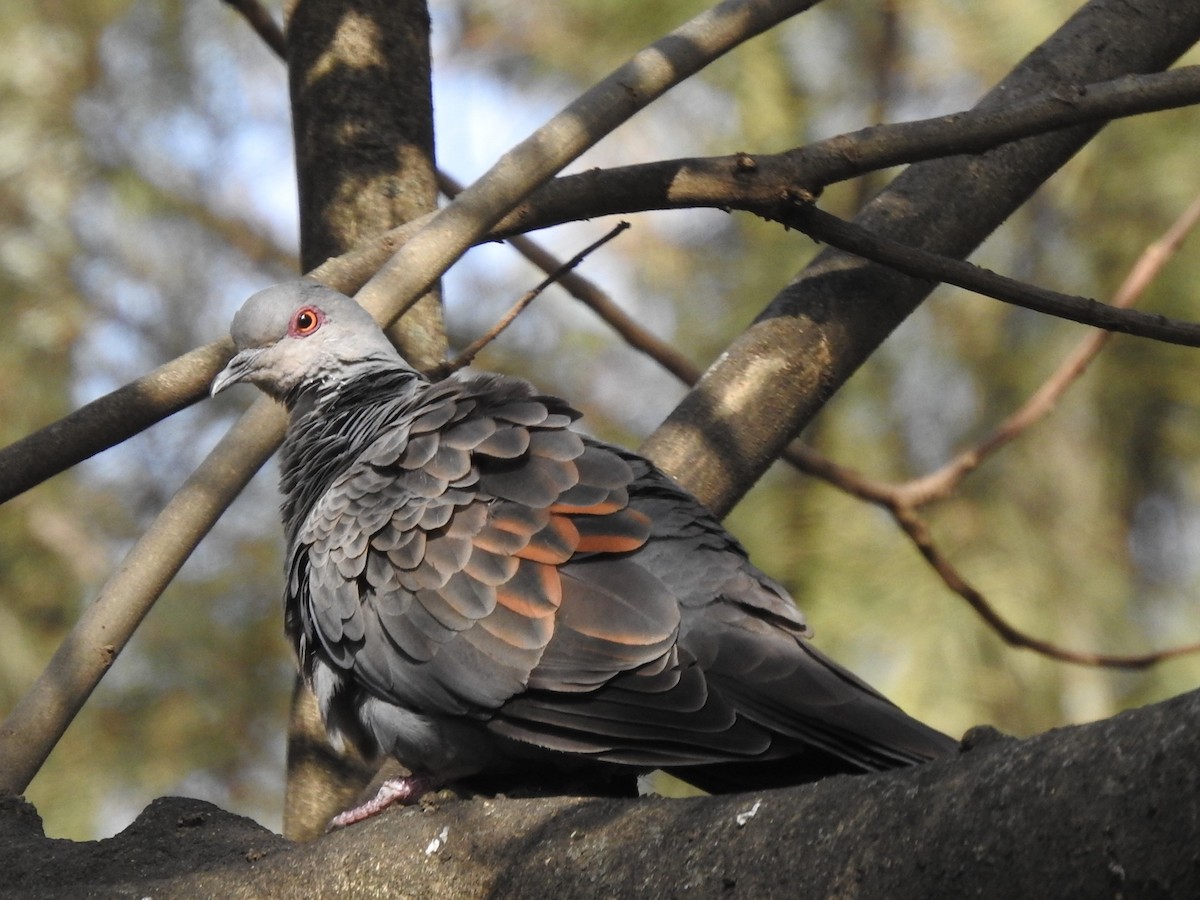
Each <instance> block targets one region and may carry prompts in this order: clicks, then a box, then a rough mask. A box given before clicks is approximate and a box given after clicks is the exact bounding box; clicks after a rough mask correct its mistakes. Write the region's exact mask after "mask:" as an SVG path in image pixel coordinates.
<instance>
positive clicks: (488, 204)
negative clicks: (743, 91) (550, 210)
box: [355, 0, 817, 323]
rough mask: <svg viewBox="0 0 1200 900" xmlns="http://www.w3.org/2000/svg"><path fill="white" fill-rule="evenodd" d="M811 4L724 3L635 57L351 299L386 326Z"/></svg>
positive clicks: (524, 144) (504, 162) (500, 164)
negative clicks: (595, 160) (648, 115)
mask: <svg viewBox="0 0 1200 900" xmlns="http://www.w3.org/2000/svg"><path fill="white" fill-rule="evenodd" d="M816 2H817V0H722V2H720V3H718V4H717V5H716V6H714V7H712V8H711V9H708V10H705V11H704V12H703V13H701V14H700V15H698V16H696V17H695V18H693V19H691V20H690V21H688V22H686V23H685V24H684V25H682V26H680V27H679V28H677V29H675V30H674V31H673V32H671V33H670V34H668V35H666V36H665V37H663V38H661V39H660V40H658V41H655V42H654V43H653V44H651V45H650V46H649V47H647V48H645V49H644V50H641V51H639V52H638V53H636V54H635V55H634V56H633V57H632V58H631V59H630V60H629V61H628V62H626V63H625V64H624V65H622V66H620V67H619V68H618V69H616V70H615V71H614V72H613V73H612V74H611V75H609V76H608V77H607V78H605V79H603V80H602V81H600V82H599V83H598V84H596V85H594V86H593V87H591V88H589V89H588V90H587V91H585V92H584V93H583V94H581V95H580V96H579V97H578V98H577V99H575V100H574V101H572V102H571V103H570V104H568V105H567V107H566V108H565V109H563V110H562V112H560V113H558V114H557V115H556V116H554V117H553V118H552V119H550V121H548V122H547V123H546V124H545V125H543V126H541V127H540V128H538V129H537V130H536V131H535V132H534V133H533V134H531V135H530V136H529V137H528V138H526V139H525V140H523V141H521V143H519V144H517V145H516V146H515V147H513V148H512V149H511V150H509V151H508V152H507V153H505V154H504V155H503V156H502V157H501V158H500V159H499V160H498V161H497V162H496V164H495V165H493V166H492V168H491V169H489V170H488V171H487V172H486V173H485V174H484V176H483V177H482V178H480V179H479V180H478V181H476V182H475V183H474V184H472V185H471V186H470V187H468V188H467V189H466V190H464V191H463V192H462V193H461V194H459V196H458V197H457V198H455V200H454V201H453V202H452V203H450V204H449V205H448V206H447V207H446V208H445V209H442V210H441V211H439V212H438V213H437V214H435V216H434V218H433V220H432V221H431V222H430V223H429V224H428V226H426V227H425V228H423V229H421V231H419V232H418V233H417V234H415V235H414V236H413V238H412V239H411V240H410V241H408V243H406V244H405V245H404V246H403V247H402V248H401V249H400V250H399V251H398V252H397V253H396V254H395V255H394V256H393V257H392V258H391V259H390V260H389V261H388V262H387V263H386V264H385V265H384V266H383V267H382V268H380V269H379V271H378V272H376V273H375V275H374V276H372V277H371V279H370V281H368V282H367V283H366V284H365V285H364V286H363V288H362V289H361V290H360V291H359V292H358V293H357V294H356V295H355V296H356V299H358V301H359V302H360V303H361V304H362V305H363V306H364V307H366V308H367V309H368V310H370V311H371V312H373V313H375V314H376V315H377V316H378V317H379V318H380V319H381V321H386V322H388V323H391V322H392V321H394V320H395V319H396V318H397V317H398V316H400V315H401V314H403V313H404V311H405V310H407V309H408V307H409V306H411V305H412V304H413V303H415V302H416V300H417V298H418V297H420V296H421V295H423V294H424V293H425V292H426V291H427V290H429V288H430V287H432V285H433V283H434V282H435V281H436V280H437V279H438V278H440V277H441V275H442V273H444V272H445V271H446V269H448V268H449V267H450V266H451V265H452V264H453V263H454V261H455V260H456V259H458V257H459V256H461V255H462V254H463V253H464V252H465V251H466V250H467V249H468V248H469V247H471V246H472V245H473V244H474V243H475V242H477V241H479V240H480V239H482V238H483V237H484V236H485V235H487V234H488V232H489V231H490V230H491V229H492V227H493V226H494V225H495V224H496V223H497V222H498V221H500V219H501V218H503V217H504V216H506V215H508V214H509V213H510V212H511V211H512V210H513V208H514V207H516V206H517V204H519V203H520V202H521V201H522V200H524V199H525V198H526V197H527V196H529V194H531V193H532V192H533V191H534V190H535V189H536V188H538V187H539V186H541V185H542V184H543V183H545V182H546V181H548V180H549V179H550V178H552V177H553V176H554V175H555V173H557V172H558V171H559V170H561V169H562V168H563V167H564V166H566V165H568V164H569V163H570V162H572V161H573V160H575V159H576V158H577V157H578V156H579V155H580V154H581V153H583V152H584V151H585V150H586V149H588V148H589V147H591V146H592V145H593V144H595V143H596V142H597V141H598V140H600V138H602V137H604V136H605V135H607V134H609V133H610V132H612V131H613V130H614V129H615V128H617V126H619V125H621V124H622V123H624V122H625V121H626V120H627V119H629V117H630V116H632V115H633V114H634V113H636V112H638V111H639V110H641V109H643V108H644V107H645V106H647V105H648V104H649V103H651V102H652V101H654V100H656V99H657V98H658V97H660V96H662V94H664V93H665V92H666V91H668V90H669V89H670V88H672V87H674V86H675V85H676V84H678V83H679V82H681V81H683V80H685V79H687V78H689V77H691V76H692V75H694V74H695V73H696V72H698V71H700V70H701V69H703V68H704V67H705V66H707V65H708V64H709V63H711V62H713V61H714V60H716V59H718V58H720V57H721V56H723V55H724V54H725V53H727V52H728V51H730V50H732V49H733V48H734V47H737V46H738V45H740V44H742V43H745V42H746V41H748V40H750V38H752V37H755V36H756V35H758V34H761V33H762V32H763V31H766V30H767V29H769V28H771V27H772V26H774V25H777V24H779V23H780V22H782V21H784V20H785V19H788V18H791V17H792V16H795V15H797V14H799V13H801V12H803V11H805V10H806V9H808V8H810V7H811V6H813V5H815V3H816Z"/></svg>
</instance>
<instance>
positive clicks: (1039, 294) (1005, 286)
mask: <svg viewBox="0 0 1200 900" xmlns="http://www.w3.org/2000/svg"><path fill="white" fill-rule="evenodd" d="M789 220H790V221H789V224H791V225H792V226H793V227H794V228H796V229H797V230H799V231H803V232H804V233H805V234H807V235H809V237H812V238H814V239H816V240H819V241H822V242H824V243H826V244H829V245H830V246H831V247H837V248H838V249H839V250H844V251H846V252H847V253H853V254H854V255H855V256H861V257H863V258H864V259H869V260H872V261H874V262H878V263H883V264H884V265H885V266H888V267H889V268H892V269H895V270H896V271H897V272H903V273H904V274H905V275H910V276H912V277H913V278H919V279H922V280H924V281H927V282H945V283H946V284H953V285H956V286H958V287H961V288H965V289H966V290H969V291H974V292H975V293H977V294H984V295H985V296H988V297H993V298H995V299H996V300H1003V301H1004V302H1005V303H1011V304H1013V305H1014V306H1020V307H1023V308H1024V309H1031V310H1033V311H1035V312H1040V313H1045V314H1046V315H1049V316H1055V317H1056V318H1059V319H1067V320H1069V321H1072V322H1079V323H1081V324H1083V325H1091V326H1093V327H1095V328H1102V329H1104V330H1105V331H1115V332H1120V333H1121V334H1131V335H1135V336H1137V337H1144V338H1150V339H1151V340H1156V341H1162V342H1164V343H1168V344H1181V345H1183V346H1185V347H1200V324H1197V323H1192V322H1179V321H1176V320H1174V319H1169V318H1167V317H1166V316H1160V315H1152V314H1149V313H1144V312H1139V311H1138V310H1136V309H1121V308H1119V307H1116V306H1110V305H1108V304H1106V303H1101V302H1099V301H1098V300H1093V299H1091V298H1090V297H1076V296H1072V295H1070V294H1061V293H1059V292H1058V291H1052V290H1050V289H1048V288H1043V287H1038V286H1036V285H1032V284H1026V283H1025V282H1022V281H1016V280H1015V279H1012V278H1006V277H1005V276H1003V275H997V274H996V273H995V272H990V271H988V270H987V269H982V268H980V267H979V266H975V265H972V264H971V263H969V262H966V261H965V260H961V259H954V258H952V257H949V256H944V255H942V254H939V253H931V252H929V251H927V250H922V249H921V248H919V247H913V246H910V245H908V244H903V243H900V242H899V241H893V240H889V239H888V238H885V237H883V236H881V235H878V234H873V233H872V232H871V231H869V230H868V229H866V228H862V227H860V226H858V225H855V224H853V223H852V222H847V221H845V220H844V219H839V218H838V217H837V216H834V215H831V214H830V213H827V212H824V211H823V210H820V209H817V208H816V207H815V206H810V205H804V206H798V207H796V209H795V212H794V213H793V215H792V216H790V217H789Z"/></svg>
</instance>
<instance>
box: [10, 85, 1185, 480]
mask: <svg viewBox="0 0 1200 900" xmlns="http://www.w3.org/2000/svg"><path fill="white" fill-rule="evenodd" d="M1197 81H1200V67H1196V66H1190V67H1183V68H1179V69H1174V70H1171V71H1169V72H1163V73H1156V74H1150V75H1130V76H1125V77H1122V78H1117V79H1113V80H1112V81H1107V82H1100V83H1097V84H1093V85H1088V86H1085V87H1083V88H1080V89H1079V90H1078V91H1077V92H1076V96H1075V97H1074V98H1073V99H1072V100H1070V102H1068V101H1067V100H1064V99H1063V97H1062V92H1060V91H1056V92H1051V93H1049V94H1045V95H1042V96H1040V97H1037V98H1034V99H1033V100H1030V101H1027V102H1025V103H1018V104H1013V105H1010V106H1006V107H1003V108H1000V109H990V110H982V111H981V110H970V111H966V112H960V113H954V114H952V115H949V116H941V117H938V118H935V119H926V120H922V121H918V122H905V123H899V124H895V125H879V126H873V127H871V128H866V129H862V130H861V131H857V132H851V133H848V134H844V135H838V136H836V137H833V138H830V139H828V140H825V141H820V142H817V143H816V144H812V145H808V146H806V147H801V148H798V149H796V150H792V151H789V152H787V153H784V154H779V155H777V156H749V155H747V154H738V155H736V156H729V157H718V158H713V159H694V160H672V161H667V162H660V163H650V164H646V165H642V166H629V167H625V168H619V169H611V170H607V171H600V170H597V171H593V172H587V173H583V174H581V175H572V176H567V177H565V178H560V179H557V180H556V181H554V182H552V183H551V184H548V185H545V186H544V187H543V188H542V189H541V190H539V191H538V193H537V194H536V195H535V196H533V197H531V198H530V200H529V201H528V202H527V203H525V204H524V205H522V206H521V207H519V208H518V209H516V210H515V211H514V212H513V213H511V214H510V215H508V216H506V217H505V218H504V219H503V220H502V221H501V222H500V223H499V224H498V225H497V227H496V229H494V230H493V232H492V233H491V234H490V235H487V236H485V237H484V238H483V239H484V240H491V239H497V238H501V237H511V236H512V235H513V234H515V233H517V232H518V231H523V230H533V229H538V228H545V227H549V226H551V225H555V224H561V223H562V222H565V221H570V220H574V219H582V218H592V217H595V216H599V215H606V214H610V213H631V212H637V211H642V210H648V209H664V208H677V207H690V206H713V207H720V208H728V209H733V208H737V209H745V210H750V211H753V212H756V213H758V214H759V215H763V216H766V217H768V218H779V217H780V216H782V215H790V214H791V213H792V212H793V211H794V203H793V202H792V200H793V199H794V198H795V197H796V196H797V193H796V187H795V186H796V185H798V184H799V185H819V184H825V183H832V182H833V181H838V180H844V179H846V178H850V177H853V176H856V175H861V174H863V173H865V172H870V171H874V170H877V169H880V168H885V167H888V166H892V165H895V164H897V163H902V162H913V161H917V160H921V159H929V158H935V157H937V156H941V155H945V154H947V153H954V152H970V151H978V150H980V149H985V148H986V147H988V146H992V145H994V144H995V143H996V142H998V141H1001V140H1011V139H1014V138H1015V137H1020V136H1024V135H1027V134H1033V133H1037V130H1038V129H1044V128H1050V127H1062V126H1064V125H1067V124H1071V123H1072V122H1080V121H1090V120H1092V119H1094V118H1096V117H1103V116H1111V117H1115V116H1117V115H1134V114H1139V113H1143V112H1147V111H1151V110H1155V109H1164V108H1168V107H1170V106H1175V105H1182V104H1185V103H1195V102H1197V100H1198V96H1197V95H1198V94H1200V89H1198V88H1197V86H1196V82H1197ZM781 197H787V198H791V199H789V200H788V202H786V203H783V202H781V199H780V198H781ZM432 216H433V214H430V216H428V217H426V218H423V219H420V220H416V221H414V222H411V223H408V224H407V225H405V226H401V227H400V228H397V229H394V230H392V231H390V232H387V233H386V234H383V235H380V236H378V237H376V238H374V239H372V240H371V241H369V242H365V243H364V244H363V245H362V246H360V247H356V248H355V249H353V250H351V251H349V252H348V253H345V254H343V255H342V256H340V257H337V258H334V259H330V260H327V261H326V262H325V263H323V264H322V265H321V266H319V267H318V268H316V269H314V270H313V271H312V272H310V273H309V274H310V275H312V276H313V277H315V278H317V279H318V280H319V281H322V282H323V283H325V284H327V285H328V286H330V287H332V288H334V289H335V290H340V291H342V292H343V293H354V292H355V291H356V290H357V289H358V288H360V287H361V286H362V285H363V284H364V283H365V282H366V281H367V280H368V279H369V278H370V277H371V275H372V273H374V272H375V271H376V270H377V269H378V268H379V267H380V266H381V265H382V264H383V263H384V262H385V261H386V260H387V259H388V258H389V256H391V255H392V254H394V253H396V252H397V250H398V249H399V248H400V247H402V246H403V245H404V244H405V242H406V241H407V240H408V238H410V237H411V236H412V235H413V234H415V233H416V231H417V230H418V229H419V228H420V227H421V226H423V225H426V224H428V223H429V221H430V220H431V219H432ZM534 252H536V251H534ZM360 299H361V298H360ZM618 312H619V311H618ZM389 315H390V311H389ZM630 333H631V334H632V333H633V332H630ZM216 347H217V345H216V344H213V345H209V346H208V347H206V348H202V350H201V351H194V352H195V353H197V354H199V356H197V357H195V358H194V357H193V355H192V354H188V355H186V356H184V357H180V358H179V359H177V360H174V361H172V362H170V363H167V364H166V365H165V366H162V367H160V368H159V369H157V370H155V372H153V373H151V374H150V375H147V376H145V379H151V380H153V381H155V382H157V383H162V384H170V385H172V389H171V391H170V392H169V393H155V394H153V397H154V399H147V397H148V396H150V395H146V394H143V393H142V391H141V390H140V389H139V385H140V384H141V383H142V382H143V380H145V379H139V380H138V381H136V382H133V383H131V384H129V385H126V386H125V387H124V388H121V389H119V390H118V391H115V392H113V393H112V394H109V395H106V396H105V397H101V398H99V399H97V400H96V401H94V402H93V403H92V404H90V405H89V407H88V408H87V409H88V412H87V414H86V415H76V414H72V415H71V416H68V417H67V418H66V419H64V420H61V421H60V422H57V423H55V424H54V425H52V426H49V427H48V428H47V429H43V430H42V431H39V432H36V433H34V434H32V435H29V436H28V437H26V438H24V439H23V440H21V441H19V442H17V443H16V444H13V445H11V446H10V447H7V448H5V449H3V450H0V503H3V502H5V501H7V500H9V499H11V498H12V497H14V496H17V495H18V494H20V493H22V492H24V491H26V490H28V489H29V488H30V487H32V486H34V485H35V484H39V483H40V482H41V481H44V480H45V479H46V478H49V477H50V476H52V475H55V474H57V473H58V472H62V471H65V470H66V469H68V468H70V467H71V466H73V465H76V464H77V463H79V462H81V461H82V460H84V459H87V458H88V457H90V456H93V455H94V454H96V453H99V452H100V451H102V450H105V449H107V448H108V447H111V446H114V445H115V444H118V443H120V442H121V441H124V440H126V439H128V438H129V437H131V436H132V435H134V434H137V433H138V432H140V431H142V430H144V429H145V428H147V427H149V426H150V425H152V424H154V423H155V422H158V421H161V420H162V419H164V418H166V417H167V416H170V415H172V414H173V413H175V412H178V411H179V410H181V409H184V408H186V407H187V406H189V405H190V404H192V403H194V402H196V401H197V400H199V399H201V398H202V397H203V396H204V395H205V392H206V390H207V387H208V384H209V383H210V382H211V381H212V379H213V377H214V376H215V375H216V373H217V372H218V371H219V370H220V368H221V366H222V365H224V363H225V361H226V360H225V359H224V358H221V357H220V356H219V355H214V349H215V348H216ZM200 356H203V357H205V358H207V359H208V361H207V362H204V363H201V362H199V361H198V359H199V358H200ZM676 363H677V364H678V365H679V367H678V368H676V364H672V365H671V366H669V368H671V370H672V371H673V372H675V374H677V375H679V374H681V373H682V372H684V371H686V368H687V366H688V365H690V363H687V361H686V360H684V359H682V358H680V359H679V360H677V361H676ZM142 404H145V405H142ZM134 406H137V409H136V410H135V409H134ZM79 412H80V413H82V412H83V411H82V410H80V411H79ZM100 423H103V424H102V425H101V424H100ZM126 423H128V426H127V425H126ZM27 464H28V465H27Z"/></svg>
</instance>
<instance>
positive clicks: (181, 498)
mask: <svg viewBox="0 0 1200 900" xmlns="http://www.w3.org/2000/svg"><path fill="white" fill-rule="evenodd" d="M283 425H284V419H283V414H282V410H281V409H280V408H279V407H277V406H276V405H275V404H274V403H273V402H272V401H270V400H267V399H266V398H262V399H260V400H259V401H258V402H256V403H255V404H254V405H253V406H252V407H251V408H250V409H249V410H248V411H247V412H246V413H245V414H244V415H243V416H242V418H241V420H240V421H239V425H238V426H235V427H234V428H231V429H230V430H229V432H228V433H227V434H226V435H225V437H224V438H222V440H221V442H220V443H219V444H218V445H217V446H216V448H215V449H214V450H213V451H212V452H211V453H210V454H209V455H208V456H207V457H206V458H205V460H204V462H202V463H201V464H200V466H199V467H198V468H197V469H196V471H195V472H194V473H193V474H192V475H191V477H190V478H188V480H187V481H186V482H185V483H184V485H183V487H181V488H180V489H179V490H178V491H177V492H176V493H175V495H174V496H173V497H172V498H171V500H170V502H168V503H167V505H166V506H165V507H164V508H163V510H162V512H160V513H159V514H158V516H157V517H156V518H155V520H154V522H153V523H152V524H151V526H150V527H149V528H148V529H147V530H146V532H145V533H144V534H143V535H142V536H141V538H140V539H139V540H138V542H137V543H136V544H134V546H133V548H132V549H131V550H130V551H129V553H128V554H127V555H126V557H125V560H124V562H123V563H122V564H121V566H120V567H119V568H118V569H117V570H116V572H114V573H113V574H112V575H111V576H110V577H109V579H108V581H106V582H105V584H104V586H103V587H102V588H101V589H100V593H99V595H98V596H97V598H96V600H95V601H94V602H92V603H91V604H90V605H89V606H88V607H87V609H86V610H85V611H84V613H83V615H82V616H81V617H80V618H79V621H78V622H76V623H75V626H74V627H73V628H72V629H71V632H70V634H68V635H67V637H66V638H65V639H64V640H63V642H62V643H61V644H60V645H59V647H58V650H57V651H56V652H55V654H54V656H53V657H52V658H51V660H50V662H49V663H48V664H47V666H46V668H45V670H44V671H43V672H42V673H41V675H39V676H38V679H37V680H36V681H35V682H34V683H33V685H32V686H31V687H30V688H29V690H28V691H26V693H25V694H24V696H22V697H21V699H20V701H19V702H18V703H17V705H16V707H14V708H13V710H12V712H10V713H9V714H8V718H6V719H5V720H4V723H3V725H0V794H3V793H6V792H7V793H14V794H20V793H23V792H24V791H25V788H26V787H27V786H28V785H29V782H30V781H32V780H33V776H34V775H36V774H37V771H38V769H39V768H41V765H42V763H43V762H45V760H46V757H47V756H49V755H50V751H51V750H53V749H54V745H55V744H56V743H58V739H59V738H60V737H61V736H62V734H63V732H64V731H66V729H67V726H68V725H70V724H71V720H72V719H73V718H74V717H75V714H76V713H77V712H79V710H80V708H81V707H82V706H83V704H84V702H85V701H86V700H87V698H88V697H89V696H91V693H92V690H93V689H94V688H95V687H96V685H97V684H98V683H99V681H100V679H101V678H102V677H103V675H104V673H105V672H107V671H108V669H109V667H110V666H111V665H112V664H113V661H114V660H115V659H116V657H117V654H118V653H120V652H121V650H122V648H124V646H125V644H126V643H127V642H128V641H129V638H130V637H131V636H132V635H133V632H134V630H135V629H136V628H137V626H138V624H139V623H140V622H141V621H142V619H143V618H144V617H145V615H146V613H147V612H149V611H150V607H151V606H153V605H154V602H155V600H157V599H158V597H159V596H160V595H161V594H162V592H163V590H165V589H166V587H167V585H168V584H169V583H170V581H171V579H172V578H174V577H175V574H176V573H177V572H178V571H179V569H180V567H181V566H182V565H183V563H184V562H185V561H186V560H187V558H188V557H189V556H190V555H191V553H192V550H194V549H195V547H196V545H197V544H198V543H199V542H200V539H201V538H203V537H204V535H205V534H207V533H208V530H209V529H210V528H212V526H213V524H214V523H215V522H216V521H217V519H218V518H220V516H221V514H222V513H223V512H224V511H225V508H226V507H227V506H228V505H229V504H230V503H232V502H233V500H234V498H235V497H237V495H238V494H239V493H241V490H242V488H243V487H245V485H246V483H247V482H248V481H249V480H250V478H251V476H253V475H254V473H255V472H256V471H258V469H259V467H260V466H261V465H262V464H263V463H264V462H265V461H266V460H267V458H268V457H269V456H270V455H271V454H272V453H273V452H274V451H275V447H276V446H277V445H278V443H279V439H280V437H281V436H282V434H283Z"/></svg>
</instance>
